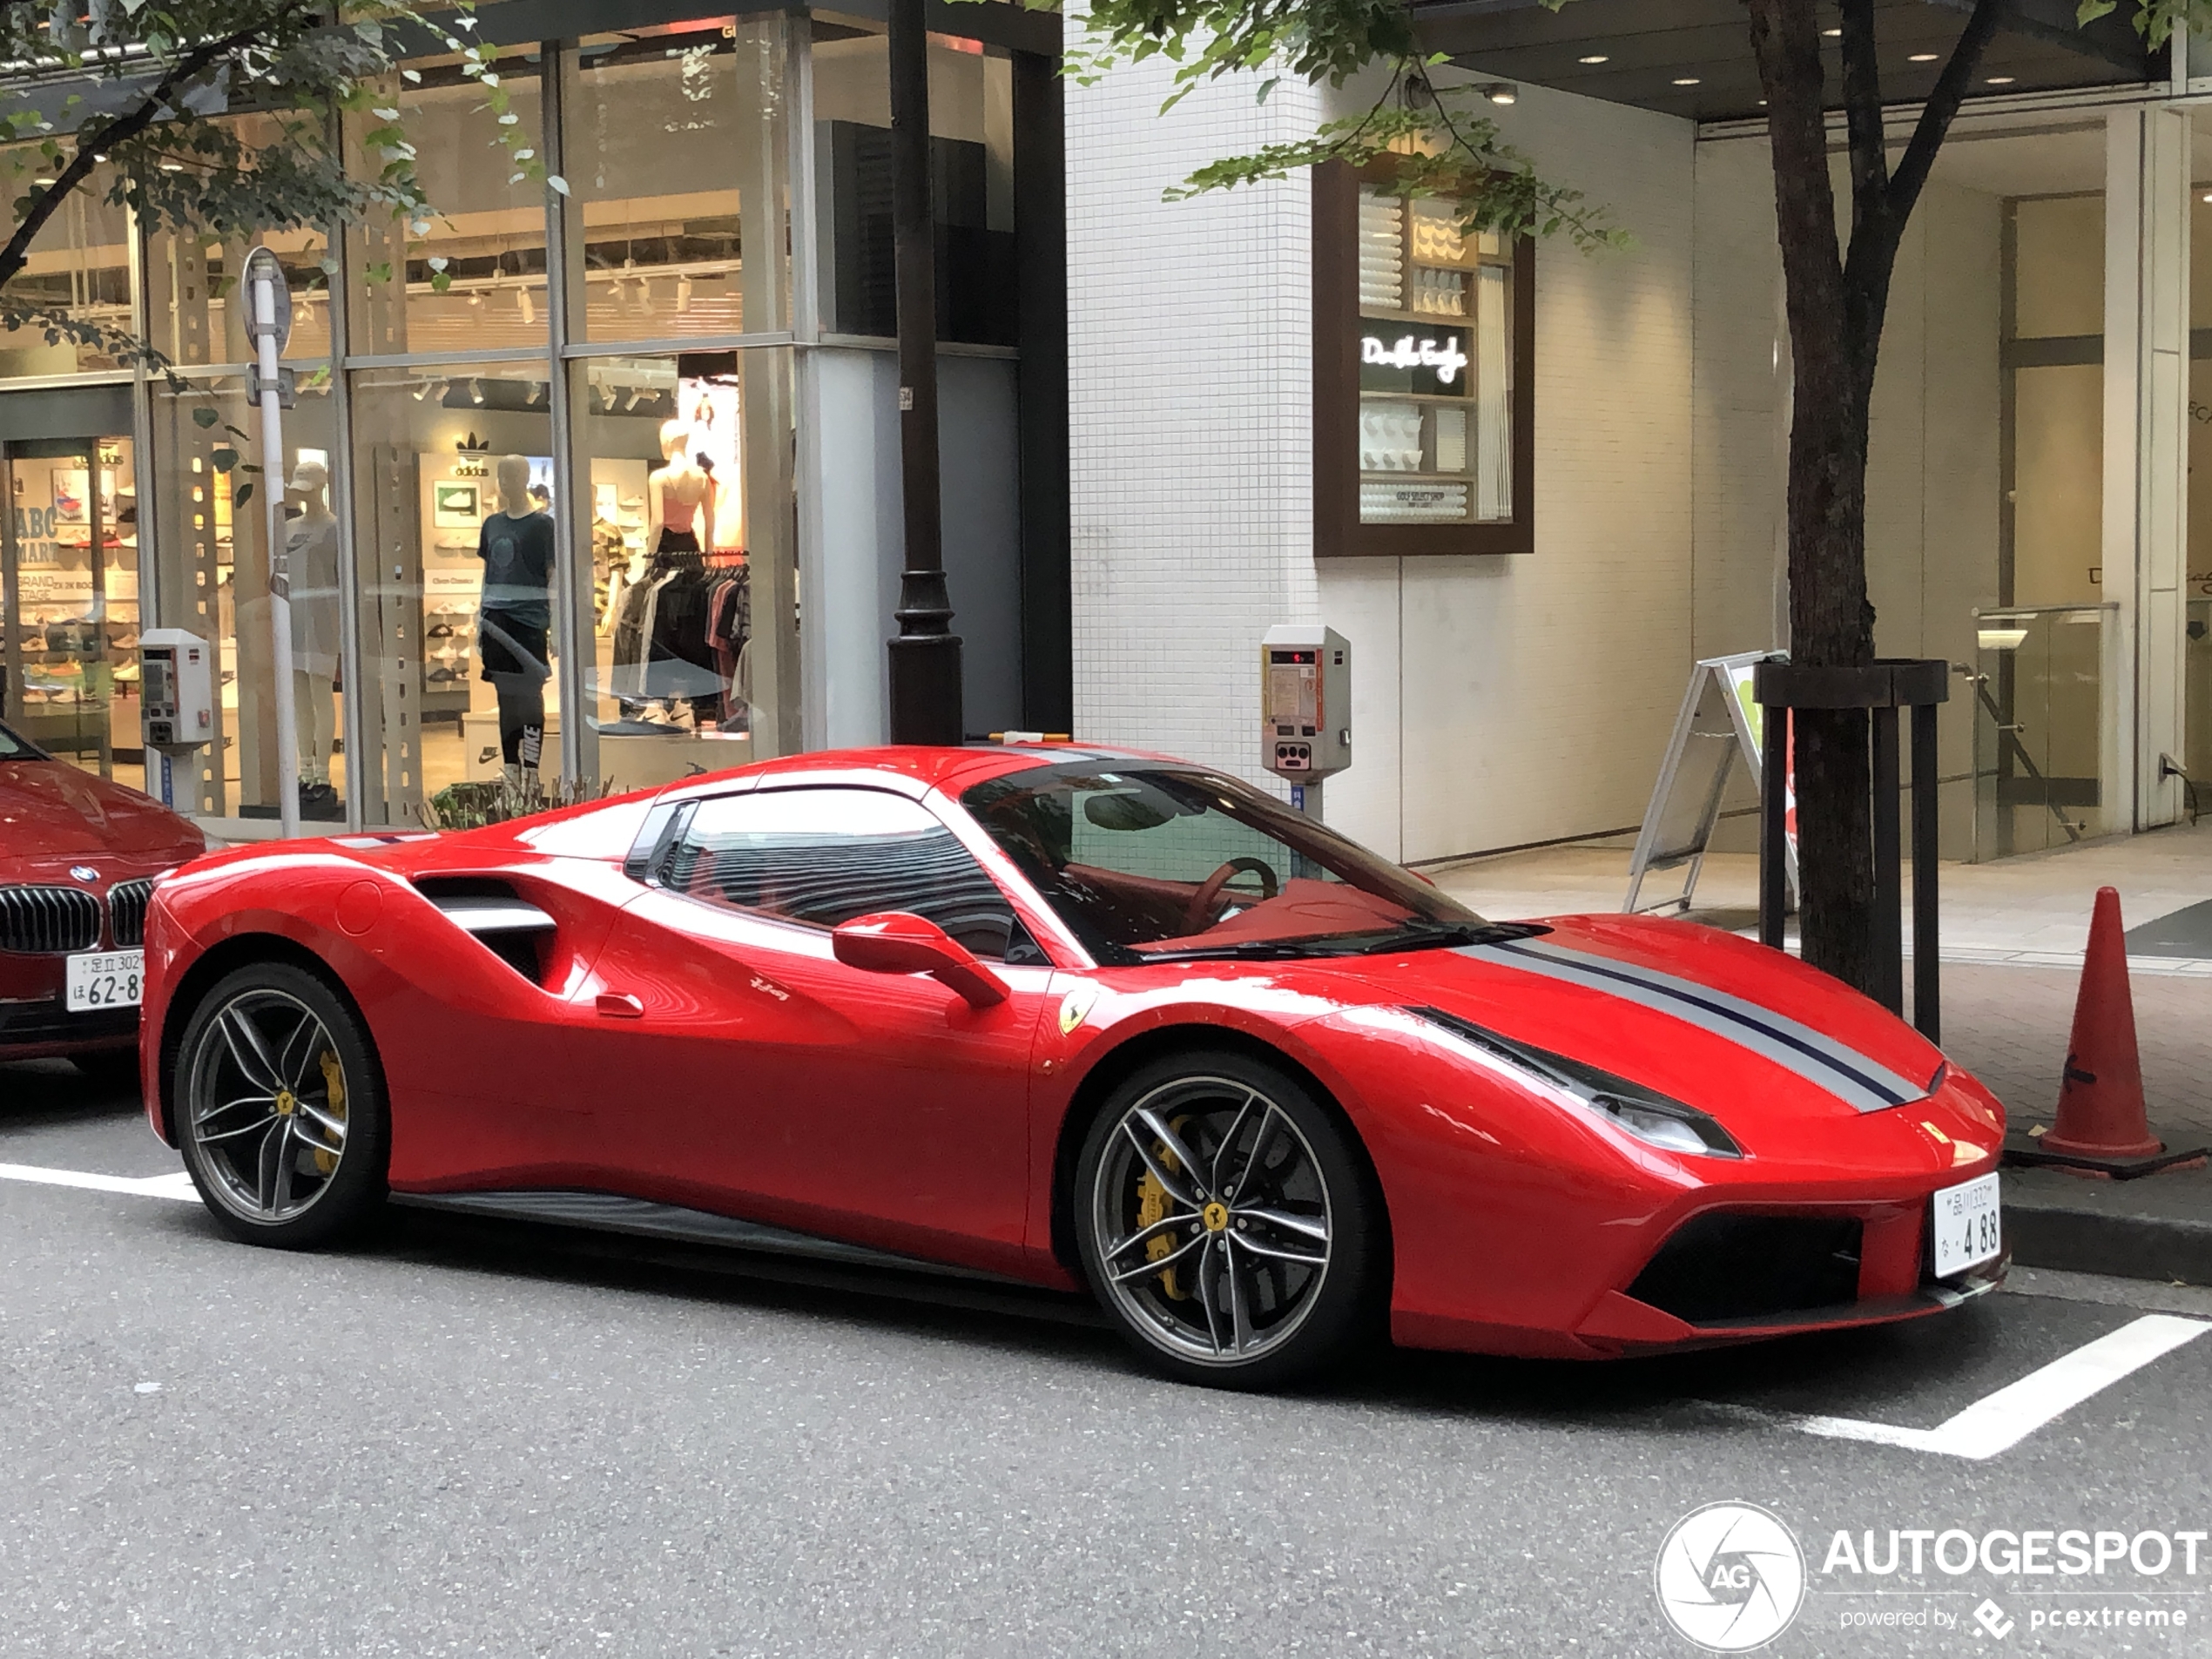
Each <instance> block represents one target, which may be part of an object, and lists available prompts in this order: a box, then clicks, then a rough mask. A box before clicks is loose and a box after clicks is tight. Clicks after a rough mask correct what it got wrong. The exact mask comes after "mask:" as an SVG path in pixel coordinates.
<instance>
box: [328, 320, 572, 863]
mask: <svg viewBox="0 0 2212 1659" xmlns="http://www.w3.org/2000/svg"><path fill="white" fill-rule="evenodd" d="M550 385H551V383H550V370H549V368H548V367H547V366H546V365H545V364H544V363H543V362H539V363H486V364H478V365H463V366H459V367H454V366H442V367H440V368H435V369H426V370H416V369H371V370H365V371H362V372H361V373H359V374H355V375H354V383H353V395H354V499H355V503H356V517H355V523H354V537H355V544H356V546H357V547H358V548H359V550H360V552H359V563H360V567H361V668H362V678H363V679H364V680H365V681H366V682H367V684H368V685H369V686H370V687H373V688H374V690H373V691H372V692H371V693H370V700H369V701H368V702H366V703H364V705H363V706H362V711H361V727H362V732H363V734H364V743H365V745H366V748H367V752H368V754H369V755H372V756H374V757H375V762H374V765H371V766H367V767H364V768H362V770H361V776H360V778H359V780H358V784H357V787H358V788H359V790H360V792H361V813H362V818H363V821H365V822H367V823H371V824H395V825H416V824H420V823H421V821H422V803H423V802H424V801H425V800H426V799H429V798H431V797H433V796H435V795H436V794H437V792H439V791H440V790H442V789H444V788H446V787H447V786H449V785H452V784H456V783H462V782H488V781H490V780H492V779H496V778H498V777H500V776H501V775H502V772H507V771H509V769H510V768H511V769H512V774H513V775H517V776H519V775H520V774H521V773H522V772H539V773H541V774H542V775H543V777H545V778H546V779H550V778H551V777H552V776H553V775H554V774H555V773H556V772H558V770H559V753H560V723H561V718H562V710H561V707H560V695H559V681H558V678H557V676H556V672H555V669H556V663H557V661H558V658H559V657H560V654H561V648H560V643H559V642H560V640H561V638H562V621H563V618H562V617H561V616H560V614H559V603H558V600H559V590H560V583H559V581H558V578H557V572H556V558H555V547H554V543H555V539H556V537H555V529H554V522H553V517H552V515H553V514H554V513H555V512H556V511H558V510H560V505H559V503H558V502H556V500H555V499H554V492H555V480H554V464H553V432H552V422H551V418H550V401H551V400H550Z"/></svg>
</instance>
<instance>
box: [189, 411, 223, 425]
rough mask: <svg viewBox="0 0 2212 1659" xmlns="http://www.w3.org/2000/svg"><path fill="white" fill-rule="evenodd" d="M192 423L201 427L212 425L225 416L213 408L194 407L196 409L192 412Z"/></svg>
mask: <svg viewBox="0 0 2212 1659" xmlns="http://www.w3.org/2000/svg"><path fill="white" fill-rule="evenodd" d="M222 418H223V417H222V416H221V415H218V414H216V413H215V411H214V410H212V409H209V408H198V409H194V410H193V411H192V424H193V425H194V426H199V427H211V426H213V425H214V424H215V422H216V421H219V420H221V419H222Z"/></svg>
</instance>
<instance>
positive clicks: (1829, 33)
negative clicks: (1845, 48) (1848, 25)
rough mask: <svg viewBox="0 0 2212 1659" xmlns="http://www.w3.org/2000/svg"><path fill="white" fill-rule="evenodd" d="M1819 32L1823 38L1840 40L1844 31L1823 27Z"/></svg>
mask: <svg viewBox="0 0 2212 1659" xmlns="http://www.w3.org/2000/svg"><path fill="white" fill-rule="evenodd" d="M1820 33H1821V37H1822V38H1823V39H1825V40H1841V39H1842V38H1843V37H1844V31H1843V30H1840V29H1824V30H1821V31H1820Z"/></svg>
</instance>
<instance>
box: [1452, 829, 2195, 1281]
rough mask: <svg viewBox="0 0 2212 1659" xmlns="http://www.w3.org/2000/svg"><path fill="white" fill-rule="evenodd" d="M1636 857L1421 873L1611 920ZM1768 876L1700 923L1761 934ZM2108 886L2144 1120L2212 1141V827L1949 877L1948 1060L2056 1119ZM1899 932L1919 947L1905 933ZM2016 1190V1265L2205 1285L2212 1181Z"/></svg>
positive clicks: (1539, 853)
mask: <svg viewBox="0 0 2212 1659" xmlns="http://www.w3.org/2000/svg"><path fill="white" fill-rule="evenodd" d="M1628 867H1629V845H1628V844H1627V843H1626V842H1614V843H1602V842H1601V843H1594V844H1591V843H1585V844H1578V845H1574V846H1558V847H1543V848H1536V849H1532V850H1530V851H1528V852H1523V853H1502V854H1499V855H1496V856H1494V857H1491V858H1486V859H1474V860H1465V861H1463V862H1460V863H1458V864H1453V865H1447V866H1442V867H1435V868H1432V869H1430V870H1429V871H1428V872H1427V873H1428V875H1429V876H1430V877H1431V879H1433V880H1434V881H1435V882H1436V883H1437V885H1438V886H1440V887H1442V888H1444V889H1445V891H1447V893H1449V894H1452V896H1453V897H1454V898H1456V899H1458V900H1460V901H1461V902H1462V903H1464V904H1467V905H1468V906H1470V907H1472V908H1474V909H1475V910H1477V911H1479V912H1480V913H1481V914H1484V915H1486V916H1489V917H1492V918H1494V919H1495V920H1498V921H1512V920H1517V919H1521V918H1526V917H1533V916H1541V915H1557V914H1567V913H1571V912H1575V911H1612V912H1617V911H1618V910H1619V909H1620V908H1621V904H1622V900H1623V898H1625V897H1626V895H1627V891H1628ZM1757 868H1758V867H1757V859H1756V858H1753V857H1751V856H1750V855H1748V854H1743V853H1716V854H1714V855H1711V856H1710V857H1709V858H1708V859H1707V860H1706V865H1705V868H1704V870H1703V873H1701V875H1700V879H1699V880H1698V884H1697V892H1696V907H1695V908H1694V909H1693V910H1692V911H1690V912H1689V920H1691V921H1699V922H1703V923H1705V924H1706V925H1708V926H1713V927H1728V928H1732V929H1736V930H1738V931H1750V930H1752V929H1754V928H1756V926H1757ZM1680 885H1681V878H1680V874H1679V873H1675V872H1669V873H1662V874H1659V875H1657V876H1655V877H1653V878H1651V879H1650V880H1649V881H1647V883H1646V885H1645V889H1644V892H1643V894H1642V902H1643V903H1645V904H1650V903H1653V902H1654V901H1656V900H1658V899H1660V898H1661V897H1662V895H1664V894H1667V893H1669V892H1678V891H1679V890H1680ZM2099 887H2117V888H2118V889H2119V890H2120V894H2121V915H2122V918H2123V920H2124V921H2126V923H2127V926H2128V953H2129V954H2128V969H2129V981H2130V983H2131V985H2132V988H2133V990H2134V1004H2135V1030H2136V1034H2137V1038H2138V1041H2139V1042H2140V1044H2141V1051H2142V1064H2143V1089H2144V1095H2145V1097H2146V1101H2147V1103H2148V1108H2149V1114H2150V1121H2151V1123H2153V1125H2154V1126H2157V1127H2160V1128H2161V1129H2164V1130H2168V1131H2174V1132H2178V1133H2180V1134H2182V1135H2189V1136H2193V1137H2194V1138H2195V1139H2197V1140H2198V1141H2200V1142H2202V1143H2212V823H2207V824H2206V825H2204V826H2202V827H2198V828H2194V829H2183V828H2176V829H2172V830H2161V831H2158V832H2155V833H2150V834H2145V835H2137V836H2129V837H2112V838H2107V839H2104V840H2096V841H2087V842H2083V843H2081V844H2080V845H2079V846H2071V847H2066V848H2062V849H2056V850H2054V851H2052V852H2048V853H2032V854H2027V855H2024V856H2022V857H2019V858H2013V859H2007V860H2001V861H1999V862H1996V863H1992V864H1982V865H1955V864H1946V865H1945V866H1944V867H1943V870H1942V873H1941V876H1940V879H1939V892H1940V894H1941V899H1942V939H1943V1048H1944V1051H1945V1052H1946V1054H1948V1055H1951V1057H1952V1059H1953V1060H1955V1061H1957V1062H1958V1063H1959V1064H1960V1065H1962V1066H1964V1067H1965V1068H1966V1069H1967V1070H1969V1071H1971V1072H1973V1074H1974V1075H1975V1076H1977V1077H1979V1078H1980V1079H1981V1080H1982V1082H1985V1083H1986V1084H1988V1085H1989V1087H1990V1089H1993V1091H1994V1092H1995V1093H1996V1095H1997V1097H1998V1098H1999V1099H2000V1100H2002V1101H2003V1102H2004V1103H2005V1104H2006V1108H2007V1109H2008V1110H2009V1111H2010V1112H2011V1113H2012V1115H2013V1120H2014V1122H2015V1123H2020V1122H2027V1123H2048V1122H2049V1121H2050V1119H2051V1114H2052V1112H2053V1110H2054V1108H2055V1106H2056V1104H2057V1102H2058V1096H2059V1079H2060V1071H2061V1069H2062V1068H2063V1067H2064V1065H2065V1062H2066V1055H2067V1038H2068V1036H2069V1035H2070V1033H2071V1030H2072V1027H2073V1021H2074V996H2075V994H2076V992H2077V990H2078V988H2079V986H2080V972H2081V967H2080V964H2081V954H2082V950H2083V948H2084V947H2085V945H2086V944H2087V938H2088V929H2089V912H2090V906H2091V903H2092V901H2093V900H2094V897H2095V894H2096V890H2097V889H2098V888H2099ZM2196 907H2205V908H2204V909H2202V910H2201V911H2200V910H2199V909H2197V908H2196ZM1660 914H1679V913H1677V912H1673V911H1666V912H1662V913H1660ZM1905 934H1906V937H1907V939H1908V941H1909V939H1910V937H1911V929H1910V927H1909V926H1908V927H1906V929H1905ZM1792 943H1793V944H1794V930H1793V934H1792ZM1909 1006H1910V1004H1909V1003H1908V1007H1909ZM2005 1186H2006V1202H2005V1215H2006V1228H2007V1231H2008V1233H2009V1236H2010V1242H2011V1244H2012V1246H2013V1256H2014V1259H2015V1260H2017V1261H2019V1262H2020V1264H2023V1265H2028V1266H2038V1267H2062V1268H2070V1269H2073V1270H2074V1271H2083V1272H2098V1273H2115V1274H2121V1275H2124V1276H2127V1277H2131V1278H2159V1279H2182V1280H2186V1281H2188V1282H2189V1283H2192V1284H2212V1171H2208V1170H2184V1171H2178V1172H2173V1173H2165V1174H2160V1175H2155V1176H2150V1177H2145V1178H2143V1179H2141V1180H2137V1181H2124V1182H2121V1181H2094V1180H2085V1179H2082V1178H2081V1177H2076V1176H2072V1175H2068V1174H2066V1173H2064V1172H2063V1171H2059V1170H2007V1171H2006V1176H2005Z"/></svg>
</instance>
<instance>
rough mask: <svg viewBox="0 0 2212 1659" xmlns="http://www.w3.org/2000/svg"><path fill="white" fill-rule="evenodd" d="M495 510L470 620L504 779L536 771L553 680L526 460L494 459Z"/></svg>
mask: <svg viewBox="0 0 2212 1659" xmlns="http://www.w3.org/2000/svg"><path fill="white" fill-rule="evenodd" d="M495 476H496V480H497V482H498V485H499V510H498V511H497V512H496V513H494V514H492V515H491V516H489V517H488V518H486V519H485V520H484V526H483V529H482V533H481V534H480V535H479V536H478V537H477V539H476V556H477V557H478V558H480V559H482V560H483V562H484V602H483V608H482V610H480V611H479V612H478V613H477V624H476V631H477V650H478V651H479V653H480V654H481V658H482V663H483V677H484V678H486V679H488V680H489V681H490V682H491V686H492V690H493V691H494V693H495V694H496V696H497V697H498V698H499V747H500V752H501V754H502V757H503V758H504V759H505V761H506V765H507V775H508V776H509V778H510V779H515V780H516V781H518V782H519V781H520V780H521V779H522V776H523V772H525V771H529V772H536V770H537V765H538V759H539V757H540V756H541V755H542V754H543V752H544V745H545V682H546V681H547V680H549V679H550V678H552V677H553V669H552V664H551V660H550V659H551V655H552V652H551V647H550V637H551V634H552V628H553V595H552V586H553V520H552V518H551V516H550V515H549V514H546V513H544V512H542V511H540V510H539V509H538V505H537V503H536V502H535V501H533V500H532V499H531V498H530V463H529V457H528V456H526V455H502V456H501V457H500V458H499V465H498V467H497V468H496V471H495Z"/></svg>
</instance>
